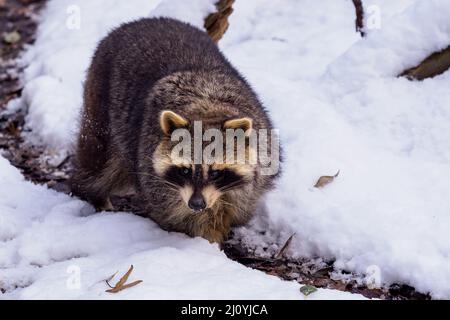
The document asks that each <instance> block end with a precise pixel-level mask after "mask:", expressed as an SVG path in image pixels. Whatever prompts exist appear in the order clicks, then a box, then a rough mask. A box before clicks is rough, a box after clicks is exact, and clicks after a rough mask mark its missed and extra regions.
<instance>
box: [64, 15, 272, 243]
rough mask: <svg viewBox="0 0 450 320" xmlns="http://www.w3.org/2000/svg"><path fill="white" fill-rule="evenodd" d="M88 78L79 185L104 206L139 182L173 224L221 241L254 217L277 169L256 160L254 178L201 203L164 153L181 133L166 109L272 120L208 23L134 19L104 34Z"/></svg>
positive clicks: (213, 117)
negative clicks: (171, 177) (269, 171)
mask: <svg viewBox="0 0 450 320" xmlns="http://www.w3.org/2000/svg"><path fill="white" fill-rule="evenodd" d="M84 88H85V89H84V106H83V113H82V118H81V127H80V133H79V137H78V142H77V147H76V155H75V163H74V165H75V171H74V174H73V177H72V182H71V185H72V191H73V193H74V194H75V195H78V196H79V197H81V198H83V199H86V200H88V201H90V202H91V203H92V204H93V205H94V206H96V207H97V208H102V207H105V206H106V205H107V202H108V197H109V195H111V194H112V193H115V192H118V191H120V190H124V189H129V188H132V189H134V190H136V191H137V194H138V197H139V199H140V202H141V203H142V208H143V210H144V211H145V212H146V213H147V214H148V215H149V216H150V217H152V218H153V219H154V220H155V221H156V222H158V223H159V224H160V225H161V226H162V227H163V228H164V229H167V230H174V231H181V232H185V233H187V234H189V235H191V236H203V237H205V238H207V239H208V240H210V241H218V242H220V241H222V240H223V239H224V238H225V237H226V235H227V234H228V231H229V230H230V227H231V226H233V225H236V224H242V223H245V222H246V221H248V219H249V218H250V217H251V215H252V213H253V212H254V210H255V206H256V203H257V202H258V200H259V198H260V197H261V195H262V194H263V193H264V191H265V190H267V189H268V188H270V186H271V184H272V183H271V182H272V180H273V176H270V177H268V176H266V177H265V176H261V175H259V174H258V172H257V170H254V169H255V168H250V169H249V170H247V171H248V172H247V171H246V173H244V175H246V174H248V177H245V178H246V180H245V181H246V183H242V184H239V187H238V188H237V189H236V188H235V189H230V190H229V191H227V192H221V193H220V194H217V198H220V199H221V200H220V201H215V202H216V203H215V204H214V206H212V207H210V208H207V209H205V210H203V211H201V212H193V211H192V210H190V209H189V208H188V206H186V203H185V202H183V201H182V199H181V198H182V197H181V196H180V193H179V192H177V191H176V190H174V186H173V183H171V182H170V181H169V182H168V183H167V177H166V176H165V175H166V174H167V170H169V169H170V166H171V165H170V163H167V161H165V160H164V159H165V158H164V157H165V156H166V155H167V152H169V147H170V146H171V142H170V137H168V136H167V135H166V134H165V133H164V132H163V130H162V128H161V121H160V117H161V112H163V111H164V110H170V111H173V112H175V113H176V114H177V115H179V116H180V117H182V118H183V119H186V120H187V122H189V125H187V128H188V129H189V130H192V125H191V124H192V122H193V121H194V120H202V121H203V125H204V127H205V128H208V127H209V128H211V127H219V128H221V126H223V123H224V121H227V120H230V119H237V118H243V117H249V118H251V119H252V127H253V129H255V130H258V129H262V128H267V129H271V128H272V126H271V123H270V121H269V118H268V116H267V113H266V111H265V110H264V109H263V107H262V106H261V103H260V102H259V101H258V98H257V97H256V95H255V93H254V92H253V90H252V89H251V88H250V86H249V85H248V84H247V82H246V81H245V80H244V79H243V77H242V76H241V75H240V74H239V73H238V72H237V71H236V69H235V68H233V67H232V66H231V65H230V63H229V62H228V61H227V60H226V59H225V58H224V56H223V55H222V53H221V52H220V51H219V49H218V48H217V46H216V45H215V44H214V43H213V42H212V41H211V39H210V38H209V37H208V35H207V34H206V33H204V32H203V31H201V30H199V29H197V28H195V27H193V26H190V25H188V24H186V23H183V22H180V21H177V20H173V19H168V18H152V19H142V20H139V21H135V22H131V23H128V24H124V25H122V26H120V27H119V28H117V29H115V30H114V31H112V32H111V33H110V34H109V35H108V36H107V37H106V38H105V39H104V40H102V41H101V43H100V44H99V46H98V48H97V50H96V52H95V55H94V57H93V59H92V64H91V66H90V68H89V70H88V75H87V80H86V82H85V86H84ZM242 171H245V170H242ZM250 171H251V172H250ZM203 178H204V179H203V180H204V182H202V183H203V185H204V187H206V186H207V185H208V183H207V180H208V179H207V177H205V176H204V177H203ZM205 181H206V182H205ZM175 189H176V188H175ZM178 191H179V190H178ZM211 194H214V191H212V193H211ZM211 197H212V195H211ZM214 200H217V199H214Z"/></svg>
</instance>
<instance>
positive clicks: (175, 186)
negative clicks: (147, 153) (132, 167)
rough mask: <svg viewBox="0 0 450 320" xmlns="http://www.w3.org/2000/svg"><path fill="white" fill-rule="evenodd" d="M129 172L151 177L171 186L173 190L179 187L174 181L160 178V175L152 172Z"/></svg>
mask: <svg viewBox="0 0 450 320" xmlns="http://www.w3.org/2000/svg"><path fill="white" fill-rule="evenodd" d="M130 173H133V174H137V175H143V176H149V177H153V178H155V179H156V180H157V181H159V182H162V183H165V184H166V185H168V186H172V187H173V188H174V190H177V191H178V189H179V186H178V185H176V184H174V183H171V182H170V181H167V180H164V179H163V178H161V177H160V176H158V175H156V174H152V173H148V172H130Z"/></svg>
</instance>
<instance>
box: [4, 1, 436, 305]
mask: <svg viewBox="0 0 450 320" xmlns="http://www.w3.org/2000/svg"><path fill="white" fill-rule="evenodd" d="M44 3H45V0H20V1H19V0H0V30H2V34H1V35H0V36H1V37H2V38H1V43H0V113H1V111H2V110H3V109H4V108H5V106H6V104H7V103H8V102H9V101H10V100H11V99H14V98H17V97H19V96H20V94H21V92H22V87H21V85H20V79H19V76H18V75H20V74H21V72H22V70H21V69H20V67H19V66H18V65H17V63H16V59H17V58H18V57H19V55H20V53H21V52H22V50H23V48H24V46H25V45H26V44H32V43H33V41H34V35H35V31H36V22H35V19H34V18H33V17H34V16H35V14H36V13H37V12H38V11H39V10H40V9H41V8H42V7H43V5H44ZM13 31H17V32H18V33H19V34H20V39H19V40H18V41H17V42H14V43H7V42H5V41H3V39H4V35H5V34H6V33H10V32H13ZM25 115H26V110H19V111H17V112H15V113H14V114H9V115H7V116H6V115H4V116H0V152H1V154H2V155H3V156H4V157H5V158H6V159H8V160H9V161H10V162H11V163H12V164H13V165H14V166H16V167H17V168H19V169H20V171H21V172H22V173H23V175H24V176H25V178H26V179H28V180H30V181H33V182H35V183H39V184H46V185H47V186H49V187H50V188H53V189H55V190H57V191H61V192H65V193H69V188H68V186H67V179H68V177H69V176H70V170H71V167H70V158H69V157H68V158H67V159H64V160H63V161H62V162H60V163H58V164H52V163H50V162H48V161H46V160H45V158H46V156H45V153H44V149H43V148H42V147H39V146H34V145H31V144H29V143H27V142H26V141H25V140H24V138H23V133H24V132H26V129H24V122H25ZM112 202H113V204H114V206H115V207H116V208H117V209H119V210H126V211H133V212H139V209H138V207H137V206H136V205H135V204H134V202H133V199H130V198H113V199H112ZM231 237H232V236H231ZM223 250H224V252H225V253H226V255H227V256H228V257H229V258H230V259H232V260H235V261H237V262H239V263H241V264H243V265H245V266H247V267H250V268H253V269H257V270H261V271H264V272H266V273H268V274H271V275H275V276H278V277H280V278H281V279H285V280H295V281H298V282H300V283H302V284H309V285H313V286H315V287H318V288H329V289H337V290H341V291H348V292H352V293H359V294H362V295H364V296H366V297H369V298H380V299H401V300H405V299H418V300H424V299H430V296H429V295H428V294H422V293H419V292H416V291H415V290H414V288H412V287H410V286H407V285H401V284H394V285H391V286H390V287H389V288H382V289H369V288H367V287H365V286H361V285H359V284H358V283H357V282H356V281H353V280H352V281H348V282H346V283H344V282H341V281H337V280H333V279H332V278H331V273H332V272H333V271H334V270H333V263H332V262H328V263H322V264H320V265H318V264H317V263H315V262H314V261H313V260H291V259H287V258H284V257H281V258H270V259H268V258H261V257H258V256H256V255H254V254H252V253H251V252H249V250H247V249H245V247H244V246H243V245H241V244H240V243H239V242H238V241H228V242H227V243H225V244H224V245H223ZM281 256H282V255H281Z"/></svg>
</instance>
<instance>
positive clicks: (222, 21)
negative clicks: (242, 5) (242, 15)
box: [205, 0, 235, 43]
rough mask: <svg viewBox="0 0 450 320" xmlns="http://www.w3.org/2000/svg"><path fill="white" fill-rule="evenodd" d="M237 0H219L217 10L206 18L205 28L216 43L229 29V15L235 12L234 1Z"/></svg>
mask: <svg viewBox="0 0 450 320" xmlns="http://www.w3.org/2000/svg"><path fill="white" fill-rule="evenodd" d="M234 1H235V0H219V1H218V2H217V3H216V8H217V11H216V12H214V13H211V14H210V15H209V16H207V17H206V19H205V29H206V31H207V32H208V34H209V36H210V37H211V38H212V39H213V41H214V42H215V43H217V42H219V40H220V39H221V38H222V36H223V35H224V33H225V32H226V31H227V29H228V26H229V25H230V24H229V23H228V17H229V16H230V14H231V13H232V12H233V8H232V6H233V3H234Z"/></svg>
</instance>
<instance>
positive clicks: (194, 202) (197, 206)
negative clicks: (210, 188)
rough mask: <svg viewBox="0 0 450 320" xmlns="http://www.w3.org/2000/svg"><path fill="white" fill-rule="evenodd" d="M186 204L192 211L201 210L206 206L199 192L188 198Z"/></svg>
mask: <svg viewBox="0 0 450 320" xmlns="http://www.w3.org/2000/svg"><path fill="white" fill-rule="evenodd" d="M188 206H189V208H191V209H192V210H194V211H201V210H203V209H205V208H206V202H205V199H203V196H202V195H201V194H195V193H194V194H193V195H192V197H191V198H190V199H189V202H188Z"/></svg>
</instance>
